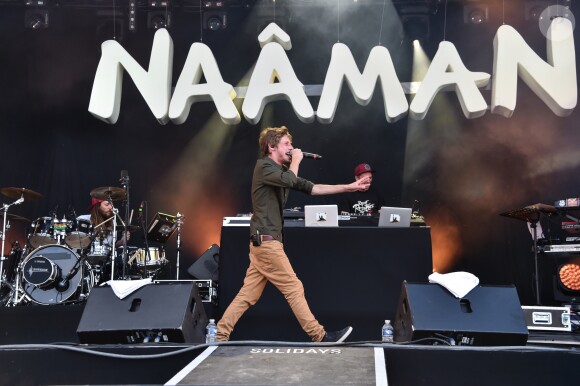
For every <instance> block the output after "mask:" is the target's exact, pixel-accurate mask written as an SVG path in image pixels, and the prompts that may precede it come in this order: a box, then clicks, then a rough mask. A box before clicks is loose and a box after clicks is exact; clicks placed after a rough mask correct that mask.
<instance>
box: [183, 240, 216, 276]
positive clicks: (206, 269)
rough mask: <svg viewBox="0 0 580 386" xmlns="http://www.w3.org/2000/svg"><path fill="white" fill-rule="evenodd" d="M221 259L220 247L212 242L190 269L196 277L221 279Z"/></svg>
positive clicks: (188, 271) (189, 271) (190, 272)
mask: <svg viewBox="0 0 580 386" xmlns="http://www.w3.org/2000/svg"><path fill="white" fill-rule="evenodd" d="M219 260H220V248H219V247H218V246H217V245H216V244H212V245H211V246H210V247H209V248H208V249H207V250H206V251H205V252H204V253H203V255H201V256H200V257H199V258H198V259H197V260H196V261H195V262H194V263H193V264H192V265H191V266H190V267H189V268H188V269H187V273H189V274H190V275H191V276H192V277H193V278H194V279H198V280H213V281H218V280H219V271H218V265H219Z"/></svg>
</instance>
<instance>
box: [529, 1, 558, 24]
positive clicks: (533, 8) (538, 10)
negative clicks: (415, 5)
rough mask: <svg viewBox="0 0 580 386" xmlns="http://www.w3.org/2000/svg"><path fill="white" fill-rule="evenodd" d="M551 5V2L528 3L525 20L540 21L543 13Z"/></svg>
mask: <svg viewBox="0 0 580 386" xmlns="http://www.w3.org/2000/svg"><path fill="white" fill-rule="evenodd" d="M550 5H552V4H551V2H550V1H544V0H535V1H528V2H526V5H525V19H526V20H532V21H538V19H539V18H540V15H541V14H542V12H543V11H544V10H545V9H546V8H548V7H549V6H550Z"/></svg>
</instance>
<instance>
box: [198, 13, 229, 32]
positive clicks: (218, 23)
mask: <svg viewBox="0 0 580 386" xmlns="http://www.w3.org/2000/svg"><path fill="white" fill-rule="evenodd" d="M227 20H228V19H227V14H226V12H222V11H207V12H204V13H203V28H204V29H207V30H210V31H219V30H224V29H226V28H227V26H228V23H227Z"/></svg>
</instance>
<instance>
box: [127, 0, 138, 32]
mask: <svg viewBox="0 0 580 386" xmlns="http://www.w3.org/2000/svg"><path fill="white" fill-rule="evenodd" d="M129 31H131V32H135V31H137V0H129Z"/></svg>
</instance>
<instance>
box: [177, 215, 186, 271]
mask: <svg viewBox="0 0 580 386" xmlns="http://www.w3.org/2000/svg"><path fill="white" fill-rule="evenodd" d="M184 218H185V217H184V216H183V215H182V214H181V213H179V212H177V261H176V263H175V267H176V268H177V273H176V277H175V279H176V280H179V257H180V255H181V226H182V225H183V219H184Z"/></svg>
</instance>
